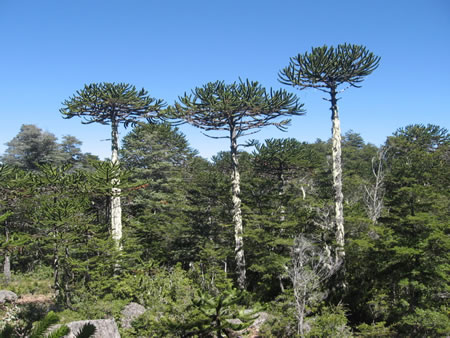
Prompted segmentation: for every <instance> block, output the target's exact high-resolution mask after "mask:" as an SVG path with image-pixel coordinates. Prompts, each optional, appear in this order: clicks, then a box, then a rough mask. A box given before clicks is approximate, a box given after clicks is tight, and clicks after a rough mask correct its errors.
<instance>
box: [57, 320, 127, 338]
mask: <svg viewBox="0 0 450 338" xmlns="http://www.w3.org/2000/svg"><path fill="white" fill-rule="evenodd" d="M88 323H90V324H93V325H94V326H95V328H96V330H95V334H94V337H95V338H120V333H119V328H118V327H117V324H116V321H115V320H114V319H97V320H80V321H77V322H70V323H67V324H65V325H67V326H68V327H69V329H70V333H69V334H68V335H67V336H64V337H65V338H75V334H77V333H78V332H79V331H80V330H81V328H82V327H83V326H84V325H85V324H88ZM60 326H61V325H59V324H58V325H55V326H53V327H52V328H51V329H50V332H52V331H54V330H56V329H57V328H58V327H60Z"/></svg>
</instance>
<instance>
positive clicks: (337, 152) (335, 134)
mask: <svg viewBox="0 0 450 338" xmlns="http://www.w3.org/2000/svg"><path fill="white" fill-rule="evenodd" d="M330 94H331V120H332V129H331V133H332V140H333V149H332V158H333V188H334V193H335V195H334V196H335V197H334V203H335V226H336V244H337V249H336V255H337V257H336V258H338V259H342V260H343V259H344V257H345V248H344V235H345V231H344V204H343V202H344V196H343V194H342V165H341V123H340V120H339V112H338V106H337V99H336V88H335V87H332V88H331V91H330Z"/></svg>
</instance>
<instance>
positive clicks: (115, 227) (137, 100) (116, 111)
mask: <svg viewBox="0 0 450 338" xmlns="http://www.w3.org/2000/svg"><path fill="white" fill-rule="evenodd" d="M63 105H64V106H65V107H64V108H62V109H60V112H61V114H62V115H63V117H64V118H67V119H70V118H72V117H75V116H77V117H81V118H83V120H84V121H83V122H82V123H84V124H89V123H95V122H96V123H101V124H111V162H112V163H113V164H118V163H119V131H118V129H119V124H121V123H123V125H124V126H125V128H126V127H127V126H128V125H130V124H135V123H136V122H137V121H138V120H139V119H142V118H145V119H147V120H148V121H149V122H154V121H155V120H156V119H157V117H158V113H159V112H160V110H161V108H162V107H163V106H164V103H163V101H162V100H157V99H154V98H152V97H150V96H148V95H147V91H145V90H144V89H141V90H140V91H138V90H136V88H135V87H134V86H132V85H129V84H126V83H118V84H116V83H99V84H97V83H94V84H90V85H85V87H84V88H83V89H82V90H79V91H77V92H76V95H74V96H72V97H71V98H69V99H68V100H65V101H64V102H63ZM113 179H116V178H113ZM120 193H121V191H120V189H119V188H113V194H112V197H111V229H112V237H113V239H114V240H115V242H116V243H117V245H118V247H120V241H121V238H122V209H121V205H120Z"/></svg>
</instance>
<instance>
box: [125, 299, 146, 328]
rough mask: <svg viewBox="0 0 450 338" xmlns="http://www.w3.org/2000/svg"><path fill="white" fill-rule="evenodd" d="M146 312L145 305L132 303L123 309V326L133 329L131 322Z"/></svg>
mask: <svg viewBox="0 0 450 338" xmlns="http://www.w3.org/2000/svg"><path fill="white" fill-rule="evenodd" d="M144 312H145V307H143V306H142V305H140V304H138V303H130V304H128V305H127V306H125V308H124V309H123V310H122V312H121V313H122V320H121V323H122V328H124V329H131V323H132V322H133V320H135V319H136V318H137V317H139V316H140V315H142V314H143V313H144Z"/></svg>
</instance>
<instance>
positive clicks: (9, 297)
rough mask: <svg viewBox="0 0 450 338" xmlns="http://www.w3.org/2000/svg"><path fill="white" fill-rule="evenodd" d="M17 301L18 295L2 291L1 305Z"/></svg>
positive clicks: (0, 292) (0, 296) (0, 295)
mask: <svg viewBox="0 0 450 338" xmlns="http://www.w3.org/2000/svg"><path fill="white" fill-rule="evenodd" d="M16 300H17V295H16V294H15V293H14V292H12V291H8V290H0V304H4V303H6V302H15V301H16Z"/></svg>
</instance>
